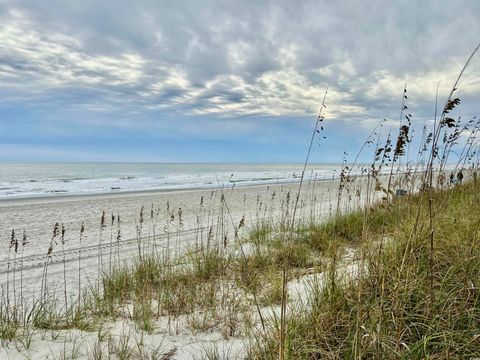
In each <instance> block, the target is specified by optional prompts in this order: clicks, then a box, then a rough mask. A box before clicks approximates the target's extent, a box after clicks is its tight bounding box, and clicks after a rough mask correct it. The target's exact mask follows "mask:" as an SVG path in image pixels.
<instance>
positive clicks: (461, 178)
mask: <svg viewBox="0 0 480 360" xmlns="http://www.w3.org/2000/svg"><path fill="white" fill-rule="evenodd" d="M462 181H463V173H462V170H460V171H459V172H458V174H457V183H458V184H461V183H462Z"/></svg>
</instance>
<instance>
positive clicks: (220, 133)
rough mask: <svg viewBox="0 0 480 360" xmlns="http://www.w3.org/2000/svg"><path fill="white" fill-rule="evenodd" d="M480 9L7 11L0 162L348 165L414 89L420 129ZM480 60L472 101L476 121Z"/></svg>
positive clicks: (277, 5) (111, 1)
mask: <svg viewBox="0 0 480 360" xmlns="http://www.w3.org/2000/svg"><path fill="white" fill-rule="evenodd" d="M479 17H480V1H478V0H471V1H468V0H464V1H460V0H448V1H443V0H442V1H440V0H432V1H418V0H415V1H410V0H399V1H391V0H384V1H381V0H370V1H367V2H366V1H359V0H357V1H354V0H350V1H348V0H344V1H342V0H337V1H327V0H322V1H320V0H317V1H301V0H299V1H290V0H288V1H287V0H285V1H248V0H242V1H232V0H231V1H207V0H205V1H201V0H198V1H192V0H189V1H181V0H175V1H167V0H163V1H153V0H152V1H126V0H95V1H90V0H82V1H80V0H77V1H75V0H57V1H50V0H44V1H38V0H29V1H28V0H15V1H9V0H0V161H227V162H228V161H241V162H250V161H258V162H301V161H302V160H303V157H304V153H305V150H306V145H307V144H306V142H307V141H308V138H309V134H310V132H311V129H312V126H313V122H314V120H315V117H316V113H317V112H318V108H319V105H320V103H321V100H322V98H323V94H324V93H325V90H326V89H327V87H328V88H329V92H328V96H327V111H326V114H325V115H326V122H325V132H324V134H322V136H323V135H324V136H326V137H327V139H322V140H321V141H320V140H318V141H317V144H316V146H315V151H314V154H313V161H316V162H335V161H341V157H342V153H343V151H347V152H349V153H354V152H355V151H356V149H358V148H359V147H360V146H361V143H362V142H363V141H364V140H365V138H366V136H367V135H368V132H369V131H370V130H371V129H372V128H373V127H374V126H375V125H376V124H378V122H379V121H381V120H382V119H384V118H386V119H389V120H392V121H391V122H392V123H394V120H395V121H396V120H397V119H398V117H399V111H400V100H401V96H402V91H403V86H404V84H405V83H407V88H408V94H409V100H408V106H409V110H410V112H411V113H412V114H413V119H414V121H415V122H416V124H423V123H425V122H428V121H429V120H430V119H431V117H432V114H433V112H434V102H435V92H436V88H437V84H438V83H439V82H440V87H439V90H440V97H441V98H442V99H444V98H445V96H446V94H447V91H448V88H449V87H451V85H452V83H453V81H454V79H455V76H456V74H457V73H458V72H459V71H460V69H461V66H462V64H463V63H464V62H465V60H466V58H467V57H468V55H469V53H470V52H471V51H472V50H473V49H474V48H475V46H476V45H477V43H478V42H480V21H479ZM478 63H479V61H478V60H476V59H475V61H474V62H473V64H472V66H471V67H470V68H469V69H468V72H467V76H466V77H465V78H464V80H463V82H462V84H461V87H460V95H461V98H462V100H463V105H462V106H463V111H464V113H465V116H471V115H472V114H474V113H475V110H476V109H475V106H476V105H477V103H478V96H479V95H480V74H479V73H480V71H479V70H480V66H479V65H478Z"/></svg>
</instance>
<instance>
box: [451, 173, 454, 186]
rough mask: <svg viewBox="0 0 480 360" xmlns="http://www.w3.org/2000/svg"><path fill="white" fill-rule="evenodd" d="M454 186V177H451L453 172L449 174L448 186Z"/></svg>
mask: <svg viewBox="0 0 480 360" xmlns="http://www.w3.org/2000/svg"><path fill="white" fill-rule="evenodd" d="M453 184H455V176H454V175H453V172H452V173H450V185H453Z"/></svg>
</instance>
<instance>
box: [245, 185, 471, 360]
mask: <svg viewBox="0 0 480 360" xmlns="http://www.w3.org/2000/svg"><path fill="white" fill-rule="evenodd" d="M434 200H435V204H438V205H437V206H436V208H435V212H436V216H435V219H434V228H435V233H436V236H435V239H436V241H435V250H434V251H435V254H434V257H433V259H434V261H433V264H430V246H429V244H430V241H429V236H430V233H429V229H428V227H426V226H424V225H425V223H428V221H429V212H428V197H427V196H426V194H425V193H421V194H418V195H416V196H411V197H408V198H401V199H399V200H398V201H395V202H393V203H392V206H391V207H389V208H387V209H382V208H376V209H372V210H371V211H370V212H369V214H368V218H367V219H373V222H370V221H369V220H367V223H368V224H373V225H375V224H378V221H379V220H381V221H380V222H381V224H382V225H381V226H368V227H367V228H368V230H367V235H368V236H367V238H368V241H366V242H364V243H363V244H362V246H361V247H360V248H359V253H360V254H361V255H360V256H359V260H358V266H359V267H360V266H361V267H362V268H361V269H360V268H359V270H358V274H357V277H356V278H349V279H345V278H344V279H339V281H336V282H335V283H332V282H325V283H322V284H316V285H314V286H312V288H311V289H310V291H309V292H307V293H306V294H305V296H306V297H307V299H306V303H307V304H308V306H307V308H305V307H303V306H300V307H295V306H292V307H291V308H290V310H291V313H290V315H289V316H288V320H287V329H288V331H287V334H286V356H287V358H291V359H323V358H378V359H398V358H407V359H424V358H458V357H467V358H468V357H475V356H478V354H480V306H479V305H480V292H479V290H478V287H479V286H480V284H479V279H480V242H479V240H480V220H479V219H480V206H478V204H479V201H480V184H478V183H473V182H472V183H468V184H465V185H461V186H457V187H455V188H452V189H448V190H442V191H435V193H434ZM412 205H415V206H412ZM417 209H419V211H417ZM355 215H357V216H359V215H361V214H360V213H356V214H351V215H349V216H347V217H344V219H345V220H346V219H350V220H351V221H348V222H346V223H345V225H347V226H349V229H350V230H351V231H353V232H354V233H355V232H357V234H361V233H362V231H364V230H362V229H364V227H363V225H362V223H361V222H358V221H356V220H355ZM392 215H393V216H392ZM328 226H334V222H332V223H329V225H324V226H323V228H324V227H328ZM431 265H432V266H433V275H434V281H433V292H431V288H430V266H431ZM329 271H334V270H333V269H330V270H329ZM432 297H433V298H432ZM278 325H279V324H277V326H278ZM278 331H279V330H278V329H276V330H274V331H273V333H271V334H269V335H267V336H265V337H263V338H262V339H263V341H261V342H258V343H256V346H254V347H253V348H252V349H251V352H250V354H249V358H252V359H277V358H278V350H277V349H278V347H279V343H278V335H277V334H278Z"/></svg>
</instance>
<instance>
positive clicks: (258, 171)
mask: <svg viewBox="0 0 480 360" xmlns="http://www.w3.org/2000/svg"><path fill="white" fill-rule="evenodd" d="M341 166H342V165H341V164H310V165H309V166H308V167H307V172H306V179H307V180H308V179H317V180H328V179H332V178H334V177H338V175H339V173H340V171H341ZM302 168H303V164H247V163H229V164H227V163H36V164H25V163H21V164H14V163H4V164H0V199H7V198H8V199H10V198H30V197H44V196H62V195H63V196H65V195H83V194H108V193H118V192H134V191H148V190H178V189H202V188H217V187H219V186H223V187H227V186H228V187H232V186H235V187H238V186H248V185H262V184H275V183H289V182H297V181H299V177H300V175H301V173H302Z"/></svg>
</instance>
